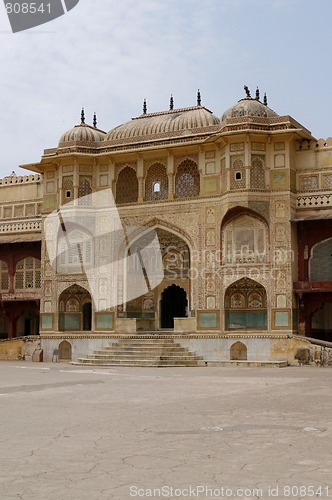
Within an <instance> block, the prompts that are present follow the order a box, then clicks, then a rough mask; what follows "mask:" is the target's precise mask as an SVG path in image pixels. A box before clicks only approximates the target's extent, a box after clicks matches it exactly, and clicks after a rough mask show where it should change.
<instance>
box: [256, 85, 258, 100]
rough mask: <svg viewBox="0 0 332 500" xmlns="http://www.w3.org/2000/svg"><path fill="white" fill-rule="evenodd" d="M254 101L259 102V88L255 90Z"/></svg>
mask: <svg viewBox="0 0 332 500" xmlns="http://www.w3.org/2000/svg"><path fill="white" fill-rule="evenodd" d="M256 101H259V88H258V87H257V88H256Z"/></svg>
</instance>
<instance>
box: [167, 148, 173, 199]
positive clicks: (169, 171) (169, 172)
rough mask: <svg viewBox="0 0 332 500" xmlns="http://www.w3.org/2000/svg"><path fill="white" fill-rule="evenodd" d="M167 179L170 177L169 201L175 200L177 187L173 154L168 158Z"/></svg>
mask: <svg viewBox="0 0 332 500" xmlns="http://www.w3.org/2000/svg"><path fill="white" fill-rule="evenodd" d="M167 177H168V199H169V200H173V199H174V191H175V186H174V177H175V172H174V156H173V155H172V154H169V155H168V157H167Z"/></svg>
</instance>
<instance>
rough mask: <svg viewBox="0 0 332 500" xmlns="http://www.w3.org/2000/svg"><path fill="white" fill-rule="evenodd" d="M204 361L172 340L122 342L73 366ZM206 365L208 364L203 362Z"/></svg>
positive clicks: (172, 363) (196, 362)
mask: <svg viewBox="0 0 332 500" xmlns="http://www.w3.org/2000/svg"><path fill="white" fill-rule="evenodd" d="M202 359H203V358H202V357H200V356H197V355H196V354H195V353H193V352H190V351H188V349H186V348H185V347H182V346H181V344H179V343H178V342H175V341H174V339H172V338H165V339H163V338H156V339H154V338H146V339H145V338H130V339H126V338H120V339H119V340H118V342H117V343H112V344H110V345H109V346H107V347H104V348H103V349H100V350H98V351H94V352H93V354H88V355H87V356H86V357H85V358H78V360H77V361H75V362H73V363H72V364H75V365H87V366H152V367H153V366H154V367H170V366H172V367H176V366H202V361H201V360H202ZM200 361H201V362H200ZM203 365H204V362H203Z"/></svg>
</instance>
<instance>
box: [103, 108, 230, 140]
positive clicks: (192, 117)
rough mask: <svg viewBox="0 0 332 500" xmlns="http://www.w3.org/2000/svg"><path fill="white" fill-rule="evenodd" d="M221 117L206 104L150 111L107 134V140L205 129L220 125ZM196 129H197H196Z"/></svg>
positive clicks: (176, 133)
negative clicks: (215, 114)
mask: <svg viewBox="0 0 332 500" xmlns="http://www.w3.org/2000/svg"><path fill="white" fill-rule="evenodd" d="M219 123H220V121H219V119H218V118H217V117H216V116H214V115H213V114H212V112H211V111H209V110H208V109H207V108H205V107H204V106H195V107H192V108H183V109H172V110H170V111H165V112H162V113H149V114H146V115H145V114H143V115H141V116H138V117H137V118H133V119H132V120H131V121H130V122H127V123H124V124H123V125H120V126H118V127H116V128H114V129H112V130H110V132H109V133H108V134H107V136H106V138H105V140H106V141H111V140H122V139H129V138H139V137H141V138H143V137H144V136H151V135H155V134H165V135H167V134H173V133H175V135H178V133H179V132H185V131H187V130H188V131H191V132H193V131H194V130H195V129H204V128H205V127H210V126H213V125H218V124H219ZM195 131H196V130H195Z"/></svg>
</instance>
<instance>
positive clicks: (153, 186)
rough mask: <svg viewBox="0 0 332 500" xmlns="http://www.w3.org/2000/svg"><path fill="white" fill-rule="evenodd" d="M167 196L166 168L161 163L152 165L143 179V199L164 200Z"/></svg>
mask: <svg viewBox="0 0 332 500" xmlns="http://www.w3.org/2000/svg"><path fill="white" fill-rule="evenodd" d="M167 196H168V178H167V173H166V167H165V166H164V165H162V164H161V163H155V164H154V165H152V166H151V167H150V168H149V170H148V173H147V176H146V178H145V199H146V200H165V199H166V198H167Z"/></svg>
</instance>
